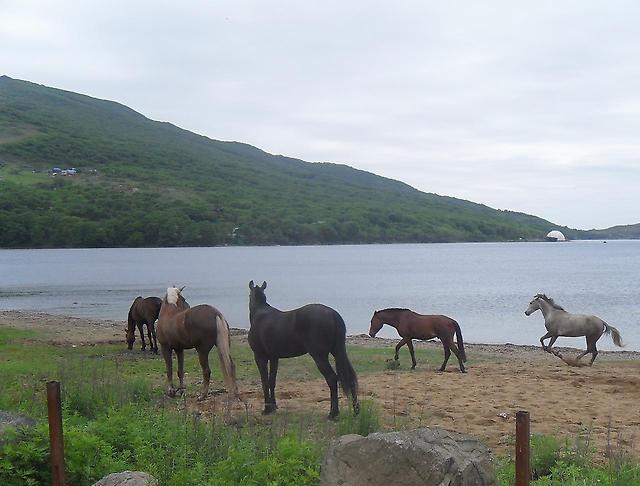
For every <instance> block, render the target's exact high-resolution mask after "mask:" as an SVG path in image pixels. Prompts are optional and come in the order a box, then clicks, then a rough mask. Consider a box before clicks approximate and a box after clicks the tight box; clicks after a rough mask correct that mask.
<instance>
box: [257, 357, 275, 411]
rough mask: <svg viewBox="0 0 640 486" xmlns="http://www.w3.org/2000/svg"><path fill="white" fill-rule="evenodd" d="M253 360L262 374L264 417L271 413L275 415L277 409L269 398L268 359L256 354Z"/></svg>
mask: <svg viewBox="0 0 640 486" xmlns="http://www.w3.org/2000/svg"><path fill="white" fill-rule="evenodd" d="M253 359H254V360H255V362H256V365H257V366H258V371H259V372H260V381H261V382H262V393H263V394H264V410H263V411H262V414H263V415H267V414H269V413H273V412H275V411H276V409H275V408H272V406H271V399H270V398H269V372H268V369H267V361H268V360H267V358H263V357H262V356H258V355H257V354H255V353H254V355H253Z"/></svg>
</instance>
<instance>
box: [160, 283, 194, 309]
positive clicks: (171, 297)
mask: <svg viewBox="0 0 640 486" xmlns="http://www.w3.org/2000/svg"><path fill="white" fill-rule="evenodd" d="M183 290H184V286H183V287H180V288H177V287H168V288H167V293H166V294H165V296H164V301H165V302H166V303H167V304H170V305H175V306H176V307H177V308H178V309H188V308H189V304H187V301H186V300H185V299H184V297H183V296H182V291H183Z"/></svg>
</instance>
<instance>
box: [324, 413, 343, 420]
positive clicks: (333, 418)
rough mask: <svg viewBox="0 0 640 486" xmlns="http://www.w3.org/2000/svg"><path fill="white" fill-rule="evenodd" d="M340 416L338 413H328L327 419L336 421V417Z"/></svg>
mask: <svg viewBox="0 0 640 486" xmlns="http://www.w3.org/2000/svg"><path fill="white" fill-rule="evenodd" d="M339 414H340V412H335V413H333V412H332V413H329V416H328V417H327V418H328V419H329V420H338V415H339Z"/></svg>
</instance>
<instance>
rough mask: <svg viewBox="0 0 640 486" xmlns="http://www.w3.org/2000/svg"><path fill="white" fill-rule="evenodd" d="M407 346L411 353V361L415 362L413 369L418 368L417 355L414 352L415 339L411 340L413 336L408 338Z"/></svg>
mask: <svg viewBox="0 0 640 486" xmlns="http://www.w3.org/2000/svg"><path fill="white" fill-rule="evenodd" d="M407 348H409V354H411V362H412V363H413V364H412V365H411V369H412V370H415V369H416V355H415V353H414V352H413V341H412V340H411V338H407Z"/></svg>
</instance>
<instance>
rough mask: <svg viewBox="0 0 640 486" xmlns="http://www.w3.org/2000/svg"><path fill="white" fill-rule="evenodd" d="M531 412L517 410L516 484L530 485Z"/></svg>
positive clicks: (521, 485)
mask: <svg viewBox="0 0 640 486" xmlns="http://www.w3.org/2000/svg"><path fill="white" fill-rule="evenodd" d="M530 477H531V470H530V466H529V412H525V411H524V410H520V411H518V412H516V486H529V479H530Z"/></svg>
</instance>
